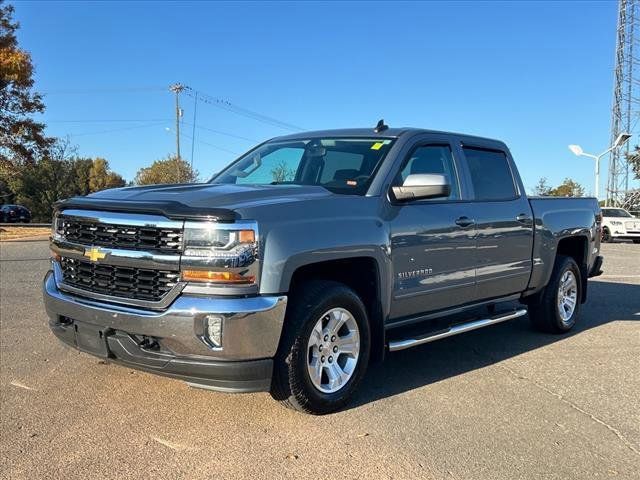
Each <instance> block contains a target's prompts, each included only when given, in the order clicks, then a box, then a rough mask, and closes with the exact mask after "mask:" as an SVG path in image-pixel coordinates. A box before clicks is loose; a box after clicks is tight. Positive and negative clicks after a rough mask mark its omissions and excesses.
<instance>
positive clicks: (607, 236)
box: [602, 227, 613, 243]
mask: <svg viewBox="0 0 640 480" xmlns="http://www.w3.org/2000/svg"><path fill="white" fill-rule="evenodd" d="M611 242H613V237H612V236H611V232H610V231H609V229H608V228H607V227H604V228H603V229H602V243H611Z"/></svg>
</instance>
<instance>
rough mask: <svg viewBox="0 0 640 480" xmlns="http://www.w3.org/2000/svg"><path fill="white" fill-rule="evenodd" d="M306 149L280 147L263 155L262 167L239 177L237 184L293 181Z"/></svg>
mask: <svg viewBox="0 0 640 480" xmlns="http://www.w3.org/2000/svg"><path fill="white" fill-rule="evenodd" d="M303 153H304V150H303V149H302V148H280V149H278V150H276V151H275V152H271V153H270V154H268V155H265V156H264V157H262V168H258V169H256V170H255V171H253V172H251V173H250V174H249V175H247V176H246V177H238V178H237V179H236V183H237V184H251V183H256V184H267V183H271V182H278V183H282V182H291V181H293V180H295V177H296V172H297V171H298V167H299V166H300V160H301V159H302V154H303Z"/></svg>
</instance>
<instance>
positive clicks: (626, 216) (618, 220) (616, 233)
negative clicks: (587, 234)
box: [602, 208, 640, 243]
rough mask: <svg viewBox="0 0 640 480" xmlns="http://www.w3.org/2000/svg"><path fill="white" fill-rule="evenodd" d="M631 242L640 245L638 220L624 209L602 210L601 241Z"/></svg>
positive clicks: (639, 222) (639, 223)
mask: <svg viewBox="0 0 640 480" xmlns="http://www.w3.org/2000/svg"><path fill="white" fill-rule="evenodd" d="M614 240H633V243H640V218H636V217H634V216H633V215H631V214H630V213H629V212H627V211H626V210H625V209H624V208H603V209H602V241H603V242H613V241H614Z"/></svg>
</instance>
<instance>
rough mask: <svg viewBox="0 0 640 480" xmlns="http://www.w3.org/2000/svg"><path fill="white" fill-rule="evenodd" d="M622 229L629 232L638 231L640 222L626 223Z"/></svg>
mask: <svg viewBox="0 0 640 480" xmlns="http://www.w3.org/2000/svg"><path fill="white" fill-rule="evenodd" d="M624 227H625V228H626V230H627V231H629V232H635V231H640V222H626V223H625V224H624Z"/></svg>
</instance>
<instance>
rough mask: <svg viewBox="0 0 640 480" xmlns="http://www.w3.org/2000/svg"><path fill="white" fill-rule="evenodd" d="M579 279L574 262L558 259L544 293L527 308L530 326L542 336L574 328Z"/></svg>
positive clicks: (580, 280)
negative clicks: (541, 333)
mask: <svg viewBox="0 0 640 480" xmlns="http://www.w3.org/2000/svg"><path fill="white" fill-rule="evenodd" d="M581 298H582V276H581V275H580V268H579V267H578V264H577V263H576V261H575V260H574V259H573V258H571V257H566V256H563V255H558V257H557V258H556V262H555V265H554V267H553V272H552V273H551V278H550V279H549V283H548V284H547V286H546V288H545V290H544V292H543V293H542V295H540V296H539V297H538V298H537V300H536V301H535V303H531V304H530V305H529V317H530V318H531V322H532V323H533V325H534V326H535V327H536V328H537V329H538V330H541V331H543V332H549V333H564V332H568V331H569V330H571V329H572V328H573V326H574V325H575V323H576V319H577V318H578V315H579V313H580V299H581Z"/></svg>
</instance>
